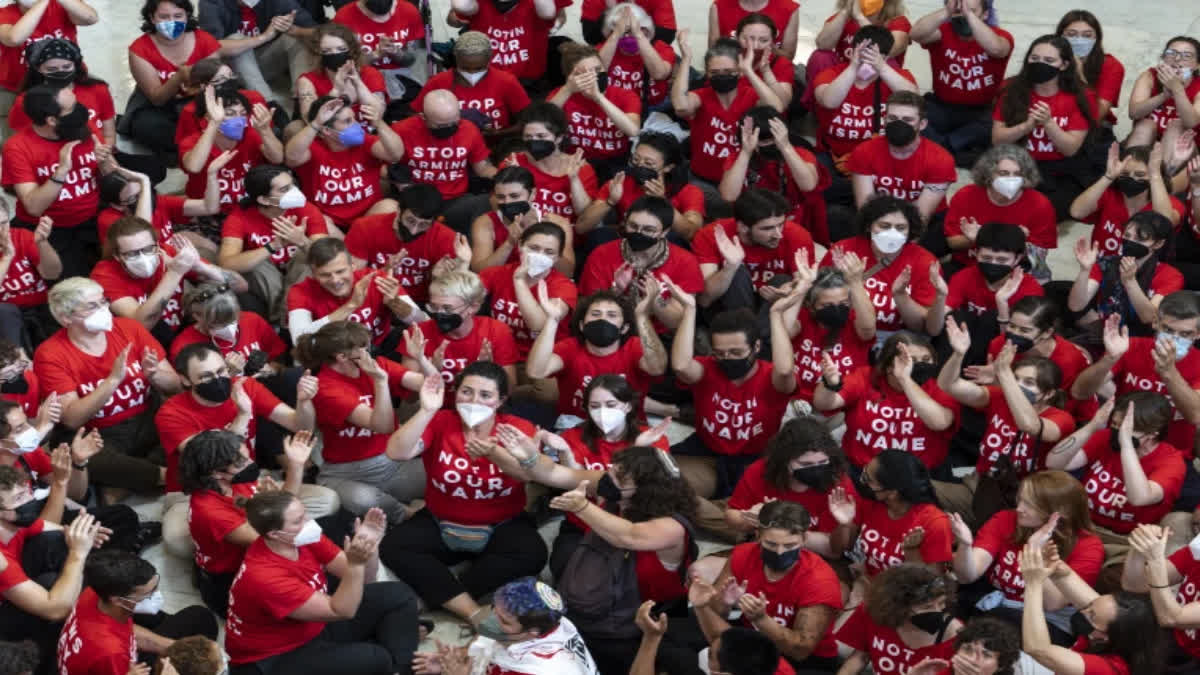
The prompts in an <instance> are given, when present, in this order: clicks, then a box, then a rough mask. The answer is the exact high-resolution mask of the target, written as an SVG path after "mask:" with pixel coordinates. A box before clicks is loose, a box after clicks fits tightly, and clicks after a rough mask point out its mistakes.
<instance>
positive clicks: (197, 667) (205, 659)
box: [166, 635, 223, 675]
mask: <svg viewBox="0 0 1200 675" xmlns="http://www.w3.org/2000/svg"><path fill="white" fill-rule="evenodd" d="M213 647H216V649H213ZM166 656H167V658H169V659H171V665H172V666H175V670H176V671H178V672H179V675H212V673H217V672H220V671H221V667H222V665H223V664H222V663H221V661H222V658H221V648H220V647H219V646H217V643H215V642H213V641H212V640H210V639H208V638H206V637H204V636H203V635H191V636H189V637H185V638H183V639H180V640H176V641H174V642H172V643H171V646H170V647H167V653H166Z"/></svg>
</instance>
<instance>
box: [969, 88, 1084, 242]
mask: <svg viewBox="0 0 1200 675" xmlns="http://www.w3.org/2000/svg"><path fill="white" fill-rule="evenodd" d="M1001 96H1003V94H1001ZM1038 103H1045V104H1046V105H1048V106H1050V115H1051V116H1052V117H1053V118H1054V121H1055V122H1056V123H1057V124H1058V126H1059V128H1060V129H1062V130H1063V131H1079V130H1086V129H1087V128H1088V120H1087V118H1086V117H1084V115H1083V111H1082V110H1080V109H1079V103H1078V102H1077V101H1076V100H1075V96H1074V95H1072V94H1068V93H1067V92H1065V91H1060V92H1058V93H1057V94H1055V95H1053V96H1039V95H1038V94H1037V92H1033V91H1031V92H1030V93H1029V107H1030V108H1032V107H1033V106H1035V105H1037V104H1038ZM992 119H993V120H996V121H999V122H1003V121H1004V112H1003V99H1002V98H997V99H996V107H995V109H994V110H993V111H992ZM1025 149H1026V150H1028V151H1029V154H1030V155H1033V158H1034V159H1035V160H1037V161H1039V162H1044V161H1048V160H1055V159H1063V158H1065V157H1066V155H1064V154H1062V153H1061V152H1059V150H1058V148H1056V147H1055V145H1054V143H1053V142H1052V141H1051V140H1050V137H1049V136H1047V135H1046V130H1045V128H1043V127H1040V126H1038V127H1034V128H1033V131H1031V132H1029V135H1028V136H1026V137H1025ZM979 222H981V223H982V222H983V221H979Z"/></svg>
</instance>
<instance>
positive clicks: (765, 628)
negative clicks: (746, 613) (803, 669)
mask: <svg viewBox="0 0 1200 675" xmlns="http://www.w3.org/2000/svg"><path fill="white" fill-rule="evenodd" d="M800 611H804V610H800ZM750 623H751V624H752V625H753V626H754V627H755V628H756V629H757V630H758V632H760V633H762V634H763V635H765V636H767V639H768V640H770V641H771V643H772V644H774V645H775V646H776V647H777V648H778V649H779V653H780V654H781V655H783V656H784V657H786V658H787V659H789V660H790V661H792V662H796V663H798V662H801V661H804V660H805V659H807V658H808V657H809V656H810V655H811V654H812V651H813V649H815V648H816V646H817V645H816V643H815V642H809V641H807V640H804V639H803V638H801V636H800V635H798V634H797V633H796V631H795V630H793V629H791V628H788V627H787V626H784V625H782V624H780V623H779V622H777V621H776V620H775V619H774V618H772V617H771V616H770V615H769V614H763V615H762V616H760V617H758V618H757V619H755V620H753V621H751V622H750ZM812 637H816V638H818V639H819V638H820V637H823V634H815V635H812Z"/></svg>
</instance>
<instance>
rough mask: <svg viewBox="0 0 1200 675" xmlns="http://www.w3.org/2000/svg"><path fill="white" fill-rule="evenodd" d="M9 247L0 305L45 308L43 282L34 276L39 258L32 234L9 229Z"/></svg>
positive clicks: (40, 278)
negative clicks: (10, 240) (10, 253)
mask: <svg viewBox="0 0 1200 675" xmlns="http://www.w3.org/2000/svg"><path fill="white" fill-rule="evenodd" d="M9 233H10V234H11V238H12V243H13V258H12V262H10V263H9V264H8V272H7V273H6V274H5V275H4V278H3V280H2V281H3V285H2V286H0V302H7V303H11V304H14V305H16V306H17V307H37V306H39V305H44V304H46V291H47V290H49V289H47V287H46V280H45V279H42V275H41V274H40V273H39V272H38V269H37V268H38V265H40V264H41V263H42V254H41V253H39V252H38V248H37V244H35V243H34V242H33V232H32V231H30V230H26V229H22V228H19V227H13V228H10V229H9Z"/></svg>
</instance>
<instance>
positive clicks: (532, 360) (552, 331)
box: [525, 316, 558, 380]
mask: <svg viewBox="0 0 1200 675" xmlns="http://www.w3.org/2000/svg"><path fill="white" fill-rule="evenodd" d="M557 335H558V319H555V318H553V317H549V316H548V317H546V322H545V324H543V325H542V332H540V333H538V336H537V337H536V338H534V339H533V346H532V347H530V348H529V355H528V356H527V357H526V359H525V374H526V375H528V376H529V377H531V378H533V379H535V380H540V379H543V378H547V377H550V376H551V375H552V374H553V373H551V372H550V368H549V364H550V357H551V356H553V355H554V338H555V337H556V336H557Z"/></svg>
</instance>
